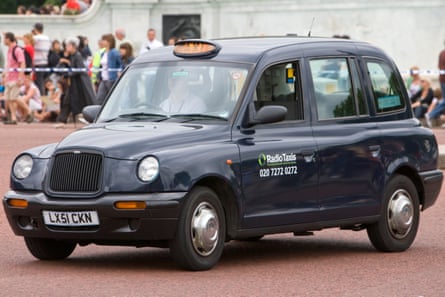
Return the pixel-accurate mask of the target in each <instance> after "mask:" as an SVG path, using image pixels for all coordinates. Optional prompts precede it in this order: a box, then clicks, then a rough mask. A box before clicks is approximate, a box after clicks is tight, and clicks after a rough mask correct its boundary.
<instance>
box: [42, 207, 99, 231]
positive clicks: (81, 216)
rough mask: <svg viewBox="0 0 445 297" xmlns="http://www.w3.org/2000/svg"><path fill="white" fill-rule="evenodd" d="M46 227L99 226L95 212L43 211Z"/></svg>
mask: <svg viewBox="0 0 445 297" xmlns="http://www.w3.org/2000/svg"><path fill="white" fill-rule="evenodd" d="M43 221H44V222H45V224H46V225H50V226H62V227H84V226H97V225H99V217H98V215H97V212H96V211H48V210H44V211H43Z"/></svg>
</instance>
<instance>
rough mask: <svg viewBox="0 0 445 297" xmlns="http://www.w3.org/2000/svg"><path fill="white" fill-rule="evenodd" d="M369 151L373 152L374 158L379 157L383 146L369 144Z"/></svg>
mask: <svg viewBox="0 0 445 297" xmlns="http://www.w3.org/2000/svg"><path fill="white" fill-rule="evenodd" d="M368 149H369V151H370V152H371V156H372V157H373V158H377V157H378V156H380V151H381V149H382V148H381V147H380V145H378V144H377V145H370V146H368Z"/></svg>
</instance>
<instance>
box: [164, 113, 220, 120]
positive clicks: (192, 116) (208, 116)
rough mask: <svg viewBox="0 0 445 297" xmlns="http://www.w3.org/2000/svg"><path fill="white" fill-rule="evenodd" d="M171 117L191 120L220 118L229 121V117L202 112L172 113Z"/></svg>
mask: <svg viewBox="0 0 445 297" xmlns="http://www.w3.org/2000/svg"><path fill="white" fill-rule="evenodd" d="M170 117H171V118H186V119H187V120H189V121H193V120H209V119H210V120H220V121H227V118H225V117H222V116H217V115H211V114H202V113H187V114H173V115H170Z"/></svg>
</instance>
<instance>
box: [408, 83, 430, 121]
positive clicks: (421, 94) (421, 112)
mask: <svg viewBox="0 0 445 297" xmlns="http://www.w3.org/2000/svg"><path fill="white" fill-rule="evenodd" d="M420 83H421V86H422V88H421V89H420V90H419V91H418V92H417V93H416V94H414V95H413V96H412V97H411V107H412V108H413V111H414V116H415V117H416V118H418V119H422V118H424V117H425V113H426V112H427V111H428V107H429V106H430V105H431V103H432V102H433V98H434V92H433V89H432V88H431V84H430V82H429V81H428V80H426V79H422V80H421V81H420Z"/></svg>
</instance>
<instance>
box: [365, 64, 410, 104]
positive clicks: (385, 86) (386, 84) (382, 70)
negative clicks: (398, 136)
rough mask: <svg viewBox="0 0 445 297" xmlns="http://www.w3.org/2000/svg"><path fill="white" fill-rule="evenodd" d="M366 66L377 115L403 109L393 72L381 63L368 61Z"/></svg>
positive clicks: (397, 83)
mask: <svg viewBox="0 0 445 297" xmlns="http://www.w3.org/2000/svg"><path fill="white" fill-rule="evenodd" d="M366 65H367V67H368V73H369V78H370V79H371V84H372V91H373V94H374V102H375V106H376V109H377V113H384V112H389V111H394V110H400V109H403V108H405V102H404V100H403V97H402V90H401V88H400V84H399V82H398V80H397V77H396V74H395V72H394V70H393V69H392V68H391V67H390V66H389V65H387V64H386V63H384V62H382V61H368V62H367V63H366Z"/></svg>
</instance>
